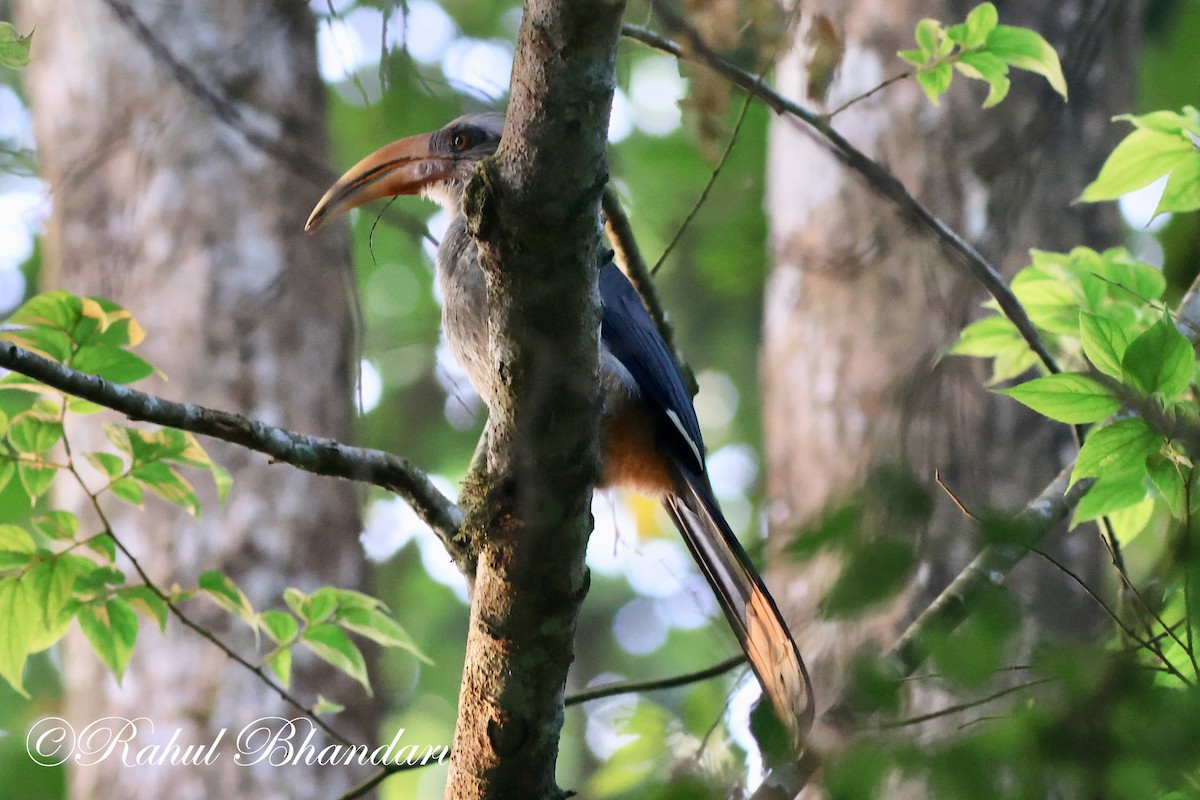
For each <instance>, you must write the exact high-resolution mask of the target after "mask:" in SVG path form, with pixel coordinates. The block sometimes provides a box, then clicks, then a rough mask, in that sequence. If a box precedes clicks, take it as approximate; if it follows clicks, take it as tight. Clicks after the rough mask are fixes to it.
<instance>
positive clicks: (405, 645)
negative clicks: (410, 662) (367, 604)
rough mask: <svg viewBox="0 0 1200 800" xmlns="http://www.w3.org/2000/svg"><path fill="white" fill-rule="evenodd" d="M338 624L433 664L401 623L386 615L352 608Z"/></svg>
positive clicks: (342, 614) (342, 615) (370, 610)
mask: <svg viewBox="0 0 1200 800" xmlns="http://www.w3.org/2000/svg"><path fill="white" fill-rule="evenodd" d="M337 620H338V624H339V625H341V626H342V627H343V628H345V629H346V630H348V631H350V632H352V633H357V634H359V635H360V636H365V637H367V638H368V639H370V640H371V641H373V642H376V643H378V644H381V645H383V646H384V647H399V648H401V649H404V650H407V651H408V652H410V653H412V654H413V655H415V656H416V657H417V658H419V659H421V660H422V661H424V662H425V663H426V664H432V663H433V662H432V661H430V660H429V657H428V656H426V655H425V654H424V653H422V652H421V649H420V648H419V647H417V643H416V642H414V641H413V639H412V637H411V636H409V635H408V632H407V631H405V630H404V628H402V627H400V623H398V622H396V621H395V620H394V619H392V618H391V617H389V616H388V615H386V614H384V613H383V612H381V611H376V610H374V609H369V608H351V609H347V610H346V611H345V612H342V613H339V614H338V617H337Z"/></svg>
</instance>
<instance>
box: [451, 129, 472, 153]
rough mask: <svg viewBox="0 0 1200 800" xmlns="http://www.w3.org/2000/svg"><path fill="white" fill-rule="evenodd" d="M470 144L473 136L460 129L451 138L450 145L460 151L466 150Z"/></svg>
mask: <svg viewBox="0 0 1200 800" xmlns="http://www.w3.org/2000/svg"><path fill="white" fill-rule="evenodd" d="M470 144H471V137H470V136H468V135H467V134H466V133H465V132H463V131H459V132H458V133H456V134H454V138H453V139H451V140H450V146H451V147H452V148H454V150H455V151H459V152H461V151H463V150H466V149H467V147H468V146H469V145H470Z"/></svg>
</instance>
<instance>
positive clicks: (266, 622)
mask: <svg viewBox="0 0 1200 800" xmlns="http://www.w3.org/2000/svg"><path fill="white" fill-rule="evenodd" d="M258 619H259V622H261V623H262V629H263V630H264V631H266V632H267V636H270V637H271V640H272V641H274V642H275V643H276V644H282V643H284V642H290V641H291V640H292V639H294V638H295V637H296V634H297V633H298V632H299V631H300V623H299V622H297V621H296V618H295V617H293V616H292V615H291V614H289V613H287V612H286V611H278V610H276V609H270V610H269V611H264V612H262V614H259V616H258Z"/></svg>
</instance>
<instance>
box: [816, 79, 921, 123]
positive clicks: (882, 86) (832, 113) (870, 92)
mask: <svg viewBox="0 0 1200 800" xmlns="http://www.w3.org/2000/svg"><path fill="white" fill-rule="evenodd" d="M912 76H913V71H912V70H911V69H910V70H907V71H905V72H901V73H900V74H899V75H893V76H892V77H890V78H888V79H887V80H886V81H884V82H883V83H881V84H879V85H878V86H876V87H875V88H874V89H868V90H867V91H865V92H863V93H862V94H860V95H858V96H857V97H851V98H850V99H849V100H847V101H846V102H844V103H842V104H841V105H840V106H838V107H837V108H835V109H834V110H833V111H830V112H829V113H828V114H826V115H825V121H826V122H831V121H832V120H833V118H834V117H836V116H837V115H838V114H840V113H842V112H843V111H845V110H846V109H847V108H849V107H850V106H852V105H854V104H855V103H858V102H861V101H863V100H866V99H867V98H868V97H870V96H872V95H873V94H875V93H876V92H882V91H883V90H884V89H886V88H887V87H889V86H891V85H892V84H893V83H898V82H900V81H902V80H904V79H905V78H911V77H912Z"/></svg>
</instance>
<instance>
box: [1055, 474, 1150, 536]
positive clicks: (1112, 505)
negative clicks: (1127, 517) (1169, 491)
mask: <svg viewBox="0 0 1200 800" xmlns="http://www.w3.org/2000/svg"><path fill="white" fill-rule="evenodd" d="M1145 478H1146V468H1145V467H1144V466H1139V467H1138V468H1137V469H1131V470H1128V471H1126V472H1111V473H1106V474H1105V475H1104V476H1102V477H1100V478H1097V479H1096V483H1095V484H1093V485H1092V488H1090V489H1088V491H1087V494H1085V495H1084V496H1083V499H1082V500H1080V501H1079V504H1078V505H1077V506H1075V514H1074V516H1073V517H1072V518H1071V527H1072V528H1074V527H1075V526H1077V525H1079V524H1080V523H1083V522H1087V521H1088V520H1093V519H1096V518H1097V517H1103V516H1106V515H1108V514H1111V513H1112V512H1114V511H1118V510H1120V509H1123V508H1128V507H1129V506H1133V505H1137V504H1138V503H1141V502H1142V501H1143V500H1145V499H1146V495H1147V490H1146V483H1145Z"/></svg>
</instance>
